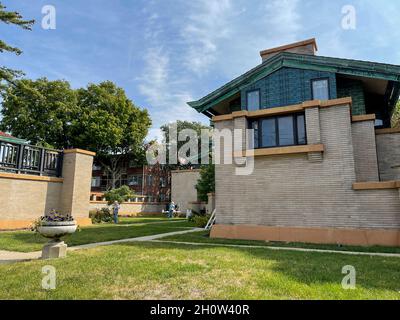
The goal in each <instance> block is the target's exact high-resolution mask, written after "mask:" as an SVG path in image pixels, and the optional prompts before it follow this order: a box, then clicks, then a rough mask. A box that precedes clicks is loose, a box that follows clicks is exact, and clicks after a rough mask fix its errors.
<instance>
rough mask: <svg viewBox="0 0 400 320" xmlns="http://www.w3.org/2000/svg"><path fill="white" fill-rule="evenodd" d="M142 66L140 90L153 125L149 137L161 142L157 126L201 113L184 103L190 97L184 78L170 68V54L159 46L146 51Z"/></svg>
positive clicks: (200, 117)
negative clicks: (148, 108) (148, 105)
mask: <svg viewBox="0 0 400 320" xmlns="http://www.w3.org/2000/svg"><path fill="white" fill-rule="evenodd" d="M144 62H145V68H144V72H143V76H142V77H141V78H139V79H138V80H139V81H140V85H139V91H140V93H141V94H142V95H144V96H145V97H146V100H147V101H148V103H149V104H150V106H151V108H150V115H151V118H152V121H153V126H152V128H151V130H150V133H149V136H148V138H149V139H154V138H158V140H159V141H161V132H160V130H159V127H160V126H161V125H163V124H165V123H169V122H173V121H176V120H177V119H179V120H187V121H193V120H196V121H201V120H203V121H204V120H205V118H204V116H201V115H200V114H198V113H197V112H196V111H195V110H194V109H192V108H190V107H189V106H188V105H187V104H186V102H188V101H191V100H193V97H192V96H191V95H190V93H188V91H187V90H186V88H187V87H188V86H187V85H185V83H184V82H185V80H179V79H177V78H176V76H174V73H172V72H171V69H170V57H169V54H168V52H166V51H165V50H163V48H162V47H154V48H150V49H148V50H147V52H146V54H145V56H144Z"/></svg>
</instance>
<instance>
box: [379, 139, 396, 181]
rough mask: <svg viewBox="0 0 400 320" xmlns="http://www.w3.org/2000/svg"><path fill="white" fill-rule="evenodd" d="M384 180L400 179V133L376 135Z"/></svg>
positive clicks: (380, 171)
mask: <svg viewBox="0 0 400 320" xmlns="http://www.w3.org/2000/svg"><path fill="white" fill-rule="evenodd" d="M376 143H377V151H378V160H379V173H380V178H381V180H382V181H390V180H400V133H391V134H390V133H388V134H378V135H376Z"/></svg>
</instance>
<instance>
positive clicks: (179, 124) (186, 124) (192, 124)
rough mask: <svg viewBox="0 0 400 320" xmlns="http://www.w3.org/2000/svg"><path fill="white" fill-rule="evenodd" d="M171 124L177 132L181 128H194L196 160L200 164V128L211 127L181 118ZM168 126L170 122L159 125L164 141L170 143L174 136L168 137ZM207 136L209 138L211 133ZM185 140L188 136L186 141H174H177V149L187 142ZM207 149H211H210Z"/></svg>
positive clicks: (206, 128) (207, 128) (208, 128)
mask: <svg viewBox="0 0 400 320" xmlns="http://www.w3.org/2000/svg"><path fill="white" fill-rule="evenodd" d="M173 124H174V125H175V126H176V128H177V133H178V134H179V132H181V131H182V130H185V129H191V130H194V131H195V132H196V134H197V137H198V154H197V162H198V164H200V163H201V158H202V156H201V155H202V153H201V152H202V150H201V140H200V137H201V130H204V129H205V130H210V129H211V127H209V126H206V125H204V124H202V123H200V122H196V121H181V120H177V121H176V122H175V123H173ZM169 128H170V124H164V125H162V126H161V127H160V129H161V131H162V132H163V134H164V139H165V142H167V143H171V142H172V140H174V139H176V137H170V136H169ZM209 138H210V139H211V134H210V135H209ZM187 141H188V138H187V139H186V141H176V143H177V151H178V150H180V148H181V147H182V146H183V145H184V144H185V143H187ZM210 142H211V140H210ZM209 151H211V149H210V150H209ZM203 152H204V150H203ZM167 156H168V154H167ZM191 156H192V157H193V156H196V155H191Z"/></svg>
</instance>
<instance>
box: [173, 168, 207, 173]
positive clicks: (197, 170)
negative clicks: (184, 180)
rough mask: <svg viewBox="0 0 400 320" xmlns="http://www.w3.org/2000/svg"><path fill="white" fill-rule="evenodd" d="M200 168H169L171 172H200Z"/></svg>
mask: <svg viewBox="0 0 400 320" xmlns="http://www.w3.org/2000/svg"><path fill="white" fill-rule="evenodd" d="M200 171H201V170H200V169H184V170H171V173H185V172H200Z"/></svg>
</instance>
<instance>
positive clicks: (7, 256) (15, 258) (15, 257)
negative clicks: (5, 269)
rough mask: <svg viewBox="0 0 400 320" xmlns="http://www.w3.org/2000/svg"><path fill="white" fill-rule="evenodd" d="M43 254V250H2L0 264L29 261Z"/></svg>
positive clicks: (0, 251)
mask: <svg viewBox="0 0 400 320" xmlns="http://www.w3.org/2000/svg"><path fill="white" fill-rule="evenodd" d="M41 256H42V251H35V252H15V251H3V250H0V264H7V263H14V262H21V261H29V260H35V259H39V258H40V257H41Z"/></svg>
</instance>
